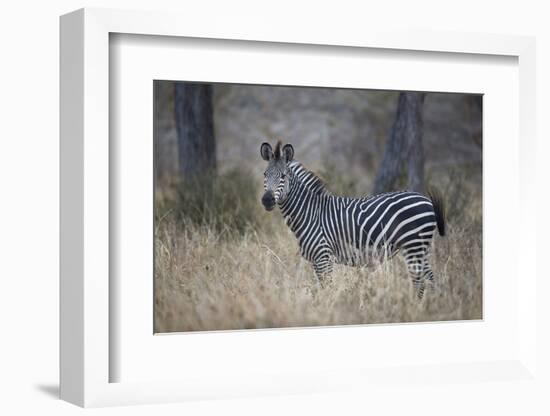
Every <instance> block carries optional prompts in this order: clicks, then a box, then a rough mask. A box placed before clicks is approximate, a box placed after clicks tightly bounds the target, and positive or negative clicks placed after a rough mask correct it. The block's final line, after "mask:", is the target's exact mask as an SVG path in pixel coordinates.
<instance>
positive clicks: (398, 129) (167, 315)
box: [155, 81, 483, 332]
mask: <svg viewBox="0 0 550 416" xmlns="http://www.w3.org/2000/svg"><path fill="white" fill-rule="evenodd" d="M278 139H280V140H282V141H283V142H285V143H292V144H293V146H294V148H295V158H296V159H297V160H299V161H300V162H302V163H304V164H305V165H306V166H307V167H308V168H310V169H312V170H314V171H315V172H316V173H318V174H319V175H320V176H321V177H322V178H323V179H324V181H325V182H326V184H327V187H328V188H329V189H330V190H331V191H332V192H334V193H335V194H339V195H347V196H365V195H368V194H370V193H374V192H383V191H389V190H394V189H404V188H408V189H414V190H417V191H420V192H424V191H425V190H426V189H427V188H429V187H436V188H438V189H439V190H440V191H441V192H442V193H443V195H444V198H445V203H446V206H447V217H448V223H449V224H448V229H449V235H448V237H446V238H444V239H441V238H439V237H438V238H437V239H436V242H435V247H434V253H433V256H434V261H435V266H434V270H435V272H436V276H437V277H438V278H439V280H438V283H437V284H436V287H434V288H432V290H431V293H430V291H428V293H427V297H426V299H425V300H424V301H423V302H422V303H421V304H418V302H415V301H414V297H413V296H412V293H411V290H410V282H409V280H408V278H407V273H406V271H405V269H404V267H403V264H402V263H401V262H399V261H392V262H390V263H387V264H383V265H378V266H375V267H371V268H369V269H368V270H367V269H353V268H346V267H339V268H337V270H336V273H335V279H333V280H334V283H333V285H332V287H331V288H329V289H326V290H323V291H322V292H320V293H318V292H315V291H314V290H313V288H312V287H313V286H312V285H313V279H312V272H311V269H310V267H309V264H307V262H305V261H304V260H303V259H301V257H300V256H299V254H298V246H297V243H296V241H295V238H294V236H293V235H292V234H291V233H290V232H289V231H288V230H287V229H286V226H285V225H284V222H283V221H282V217H281V215H280V213H278V212H277V211H274V212H272V213H267V212H265V211H264V210H263V208H262V207H261V204H260V197H261V194H262V191H263V187H262V179H263V170H264V169H265V162H264V161H263V160H262V159H261V157H260V155H259V147H260V144H261V143H262V142H263V141H269V142H271V143H274V141H275V140H278ZM482 145H483V141H482V97H481V96H480V95H469V94H453V93H420V92H396V91H373V90H345V89H330V88H303V87H281V86H257V85H230V84H197V83H183V82H179V83H175V82H170V81H156V82H155V175H156V180H155V215H156V218H155V224H156V225H155V227H156V230H155V233H156V235H155V241H156V245H155V247H156V253H155V327H156V331H157V332H167V331H189V330H218V329H245V328H265V327H284V326H315V325H342V324H362V323H380V322H405V321H427V320H448V319H479V318H481V315H482V310H481V308H482V287H481V286H482V285H481V282H482V276H481V258H482V244H481V239H482ZM437 277H436V278H437Z"/></svg>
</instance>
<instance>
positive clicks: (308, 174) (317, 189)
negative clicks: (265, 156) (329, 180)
mask: <svg viewBox="0 0 550 416" xmlns="http://www.w3.org/2000/svg"><path fill="white" fill-rule="evenodd" d="M288 166H289V168H290V169H292V171H293V172H294V174H295V175H296V177H297V178H298V180H299V181H300V182H301V183H307V189H308V190H309V191H310V192H313V193H314V194H316V195H329V194H330V192H329V190H328V189H327V187H326V185H325V183H324V182H323V180H322V179H321V178H320V177H319V176H317V175H316V174H315V173H314V172H312V171H310V170H309V169H308V168H306V167H305V166H304V165H302V164H301V163H300V162H297V161H292V162H290V164H289V165H288Z"/></svg>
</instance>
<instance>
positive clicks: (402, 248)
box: [260, 141, 445, 299]
mask: <svg viewBox="0 0 550 416" xmlns="http://www.w3.org/2000/svg"><path fill="white" fill-rule="evenodd" d="M260 154H261V156H262V159H263V160H265V161H266V162H268V165H267V169H266V170H265V173H264V191H265V192H264V194H263V196H262V204H263V206H264V208H265V209H266V210H267V211H272V210H273V209H274V208H275V205H278V206H279V208H280V211H281V213H282V215H283V217H284V218H285V220H286V224H287V225H288V227H289V228H290V229H291V230H292V232H293V233H294V235H295V236H296V238H297V239H298V244H299V247H300V253H301V255H302V257H304V258H305V259H306V260H307V261H309V262H310V263H311V264H312V265H313V269H314V272H315V275H316V277H317V279H318V281H319V282H320V284H321V285H322V284H323V282H324V281H325V280H326V279H327V278H330V276H331V274H332V271H333V265H334V263H337V264H344V265H348V266H354V267H360V266H364V265H368V264H370V263H371V262H372V261H373V260H379V261H383V260H384V259H386V258H392V257H393V256H394V255H395V254H397V253H398V252H400V253H401V254H403V256H404V259H405V262H406V264H407V269H408V272H409V274H410V276H411V278H412V283H413V288H414V289H415V291H416V295H417V297H418V298H419V299H422V297H423V295H424V290H425V281H428V282H431V283H432V282H433V280H434V274H433V271H432V268H431V266H430V263H429V260H428V257H429V256H428V255H429V250H430V246H431V242H432V238H433V236H434V231H435V229H436V228H437V230H438V232H439V234H440V235H441V236H444V235H445V210H444V204H443V200H442V199H441V197H440V196H439V194H437V193H436V192H434V191H432V192H429V193H428V194H429V197H426V196H424V195H422V194H420V193H417V192H412V191H397V192H387V193H382V194H377V195H371V196H368V197H365V198H349V197H343V196H336V195H333V194H332V193H331V192H330V191H329V190H328V189H327V188H326V186H325V184H324V183H323V181H322V180H321V179H320V178H319V177H318V176H316V175H315V174H314V173H313V172H311V171H310V170H308V169H307V168H305V167H304V166H303V165H302V164H301V163H300V162H298V161H296V160H294V148H293V146H292V145H291V144H285V145H284V146H282V143H281V142H280V141H279V142H277V144H276V146H275V150H273V148H272V147H271V145H270V144H269V143H262V145H261V147H260Z"/></svg>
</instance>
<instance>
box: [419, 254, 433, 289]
mask: <svg viewBox="0 0 550 416" xmlns="http://www.w3.org/2000/svg"><path fill="white" fill-rule="evenodd" d="M422 273H423V276H424V279H425V280H427V281H428V283H430V285H433V284H434V272H433V270H432V266H430V262H429V261H428V256H427V255H426V256H424V261H423V266H422Z"/></svg>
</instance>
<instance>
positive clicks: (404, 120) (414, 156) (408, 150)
mask: <svg viewBox="0 0 550 416" xmlns="http://www.w3.org/2000/svg"><path fill="white" fill-rule="evenodd" d="M425 96H426V94H425V93H422V92H402V93H400V94H399V98H398V102H397V112H396V115H395V120H394V122H393V126H392V129H391V132H390V136H389V138H388V142H387V144H386V149H385V151H384V158H383V159H382V164H381V165H380V168H379V169H378V174H377V175H376V179H375V183H374V192H375V193H380V192H386V191H391V190H395V188H396V187H398V186H399V184H398V183H397V179H398V178H399V177H400V175H401V174H402V172H403V168H404V164H405V163H406V165H407V178H408V185H407V188H408V189H409V190H413V191H417V192H424V148H423V145H422V132H423V121H422V107H423V104H424V98H425Z"/></svg>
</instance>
